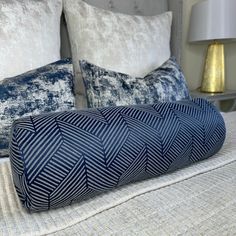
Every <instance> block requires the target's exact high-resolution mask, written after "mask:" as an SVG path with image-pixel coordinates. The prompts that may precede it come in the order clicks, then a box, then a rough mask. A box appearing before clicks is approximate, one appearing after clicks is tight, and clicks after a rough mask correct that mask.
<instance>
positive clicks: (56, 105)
mask: <svg viewBox="0 0 236 236" xmlns="http://www.w3.org/2000/svg"><path fill="white" fill-rule="evenodd" d="M74 100H75V99H74V94H73V67H72V62H71V59H63V60H60V61H57V62H55V63H52V64H49V65H47V66H44V67H41V68H39V69H36V70H32V71H29V72H26V73H24V74H22V75H19V76H16V77H13V78H7V79H4V80H3V81H1V82H0V121H1V122H0V156H8V144H9V135H10V129H11V125H12V123H13V121H14V120H15V119H18V118H21V117H25V116H30V115H37V114H40V113H45V112H52V111H63V110H70V109H74V106H75V101H74Z"/></svg>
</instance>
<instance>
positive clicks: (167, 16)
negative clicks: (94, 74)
mask: <svg viewBox="0 0 236 236" xmlns="http://www.w3.org/2000/svg"><path fill="white" fill-rule="evenodd" d="M64 11H65V15H66V21H67V25H68V31H69V37H70V42H71V47H72V58H73V63H74V66H75V76H76V79H77V83H78V92H79V93H80V94H83V95H85V91H84V90H83V89H82V88H83V82H82V78H81V75H80V66H79V60H87V61H89V62H90V63H93V64H95V65H98V66H100V67H103V68H107V69H109V70H113V71H118V72H122V73H126V74H129V75H131V76H141V77H143V76H145V75H146V74H147V73H149V72H150V71H152V70H154V69H155V68H157V67H158V66H160V65H161V64H162V63H163V62H165V61H166V60H167V59H168V58H169V57H170V34H171V21H172V14H171V12H167V13H164V14H161V15H157V16H132V15H126V14H121V13H114V12H111V11H107V10H103V9H99V8H97V7H94V6H91V5H89V4H87V3H85V2H83V1H81V0H64Z"/></svg>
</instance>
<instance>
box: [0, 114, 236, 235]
mask: <svg viewBox="0 0 236 236" xmlns="http://www.w3.org/2000/svg"><path fill="white" fill-rule="evenodd" d="M223 116H224V118H225V122H226V128H227V136H226V141H225V144H224V146H223V148H222V149H221V151H220V152H219V153H218V154H216V155H215V156H214V157H212V158H210V159H208V160H205V161H202V162H199V163H196V164H194V165H192V166H190V167H187V168H185V169H182V170H179V171H175V172H174V173H172V174H168V175H163V176H161V177H159V178H154V179H151V180H146V181H143V182H138V183H135V184H130V185H127V186H124V187H121V188H119V189H117V190H114V191H111V192H109V193H106V194H103V195H101V196H99V197H96V198H93V199H91V200H89V201H86V202H82V203H77V204H73V205H71V206H68V207H64V208H60V209H56V210H50V211H48V212H42V213H33V214H29V213H27V212H26V211H25V210H24V209H22V207H21V205H20V203H19V201H18V198H17V196H16V194H15V192H14V188H13V185H12V181H11V176H10V165H9V162H8V161H5V162H3V163H0V235H45V234H47V235H114V234H115V235H158V236H159V235H214V236H217V235H220V236H221V235H236V132H235V131H236V122H235V121H236V112H232V113H226V114H223Z"/></svg>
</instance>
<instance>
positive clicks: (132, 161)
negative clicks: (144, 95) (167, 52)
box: [10, 99, 225, 211]
mask: <svg viewBox="0 0 236 236" xmlns="http://www.w3.org/2000/svg"><path fill="white" fill-rule="evenodd" d="M224 139H225V124H224V120H223V118H222V116H221V114H220V113H219V112H218V111H217V109H215V107H214V106H213V105H212V104H210V103H209V102H207V101H206V100H203V99H194V100H192V101H191V100H186V101H178V102H166V103H156V104H153V105H138V106H127V107H125V106H121V107H107V108H99V109H88V110H79V111H68V112H59V113H50V114H46V115H40V116H33V117H28V118H24V119H20V120H18V121H15V123H14V126H13V133H12V140H11V152H10V160H11V166H12V173H13V180H14V184H15V187H16V191H17V193H18V196H19V198H20V200H21V202H22V204H23V205H24V206H25V207H26V208H27V209H29V210H32V211H41V210H48V209H51V208H56V207H61V206H65V205H68V204H71V203H73V202H75V201H78V200H83V199H86V198H88V197H91V196H94V195H95V194H99V193H101V192H104V191H107V190H110V189H113V188H115V187H117V186H120V185H123V184H126V183H128V182H131V181H135V180H140V179H145V178H150V177H154V176H159V175H161V174H164V173H166V172H169V171H173V170H176V169H178V168H181V167H184V166H186V165H189V164H191V163H194V162H196V161H199V160H202V159H205V158H208V157H210V156H212V155H214V154H215V153H216V152H218V151H219V149H220V148H221V146H222V144H223V142H224Z"/></svg>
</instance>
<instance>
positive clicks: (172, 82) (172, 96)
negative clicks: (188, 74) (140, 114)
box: [80, 57, 190, 107]
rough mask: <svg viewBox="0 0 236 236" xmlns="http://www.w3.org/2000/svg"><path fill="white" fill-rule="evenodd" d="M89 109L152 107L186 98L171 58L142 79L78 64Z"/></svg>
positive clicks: (186, 89) (87, 64) (182, 84)
mask: <svg viewBox="0 0 236 236" xmlns="http://www.w3.org/2000/svg"><path fill="white" fill-rule="evenodd" d="M80 67H81V71H82V75H83V79H84V83H85V87H86V93H87V100H88V106H89V107H107V106H126V105H138V104H153V103H156V102H167V101H169V102H170V101H179V100H183V99H190V95H189V90H188V87H187V84H186V81H185V78H184V75H183V73H182V71H181V69H180V67H179V65H178V64H177V62H176V60H175V58H174V57H172V58H170V59H169V60H167V61H166V62H165V63H164V64H163V65H162V66H160V67H159V68H157V69H156V70H154V71H152V72H150V73H149V74H148V75H147V76H145V77H144V78H136V77H132V76H130V75H127V74H123V73H119V72H114V71H110V70H106V69H104V68H101V67H98V66H96V65H93V64H91V63H89V62H87V61H84V60H82V61H80Z"/></svg>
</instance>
